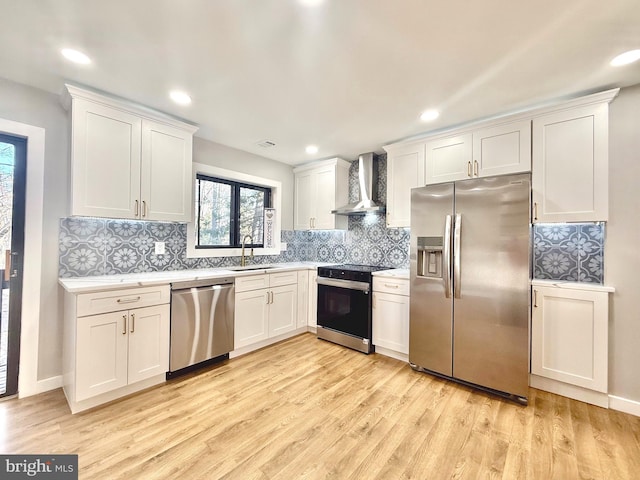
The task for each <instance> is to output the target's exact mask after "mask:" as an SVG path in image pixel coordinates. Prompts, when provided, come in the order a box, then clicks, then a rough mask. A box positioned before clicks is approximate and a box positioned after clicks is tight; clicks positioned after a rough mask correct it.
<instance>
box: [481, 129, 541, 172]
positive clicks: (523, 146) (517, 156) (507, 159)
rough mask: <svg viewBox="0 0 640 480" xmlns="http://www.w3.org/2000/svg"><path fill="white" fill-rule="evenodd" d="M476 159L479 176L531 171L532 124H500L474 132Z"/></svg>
mask: <svg viewBox="0 0 640 480" xmlns="http://www.w3.org/2000/svg"><path fill="white" fill-rule="evenodd" d="M473 160H474V165H473V171H474V175H475V176H480V177H488V176H491V175H504V174H508V173H520V172H530V171H531V121H529V120H526V121H522V122H514V123H508V124H506V125H497V126H495V127H489V128H484V129H482V130H478V131H477V132H473ZM476 162H477V163H476Z"/></svg>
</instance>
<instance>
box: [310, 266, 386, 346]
mask: <svg viewBox="0 0 640 480" xmlns="http://www.w3.org/2000/svg"><path fill="white" fill-rule="evenodd" d="M388 268H389V267H374V266H369V265H332V266H328V267H318V280H317V282H318V333H317V334H318V338H321V339H323V340H328V341H330V342H334V343H338V344H340V345H344V346H345V347H349V348H353V349H354V350H358V351H360V352H363V353H367V354H368V353H372V352H373V351H374V350H375V348H374V346H373V344H372V343H371V285H372V275H371V274H372V273H373V272H375V271H378V270H386V269H388Z"/></svg>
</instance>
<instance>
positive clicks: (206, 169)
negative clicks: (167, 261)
mask: <svg viewBox="0 0 640 480" xmlns="http://www.w3.org/2000/svg"><path fill="white" fill-rule="evenodd" d="M198 174H202V175H205V176H210V177H216V178H222V179H226V180H231V181H236V182H240V183H247V184H250V185H257V186H263V187H267V188H270V189H271V208H274V209H275V213H276V214H275V220H274V225H273V238H274V245H273V247H257V248H255V247H254V249H253V252H254V255H255V256H262V255H279V254H280V253H281V252H280V249H281V240H280V235H281V228H282V227H281V225H282V182H281V181H278V180H274V179H271V178H264V177H259V176H256V175H250V174H247V173H242V172H237V171H235V170H228V169H226V168H221V167H216V166H213V165H208V164H204V163H197V162H193V169H192V182H191V185H192V195H194V196H193V197H192V202H191V212H192V216H191V220H190V221H189V222H187V258H217V257H239V256H240V255H241V253H242V248H232V247H231V248H195V245H196V243H195V242H196V238H195V234H196V227H195V221H196V212H195V194H196V191H195V189H196V175H198Z"/></svg>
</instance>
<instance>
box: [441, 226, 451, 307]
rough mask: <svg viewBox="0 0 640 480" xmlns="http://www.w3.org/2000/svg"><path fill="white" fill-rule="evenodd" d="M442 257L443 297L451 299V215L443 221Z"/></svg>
mask: <svg viewBox="0 0 640 480" xmlns="http://www.w3.org/2000/svg"><path fill="white" fill-rule="evenodd" d="M442 256H443V257H444V265H443V267H444V268H443V270H444V272H442V280H443V282H444V296H445V298H449V297H451V215H447V217H446V218H445V220H444V246H443V252H442Z"/></svg>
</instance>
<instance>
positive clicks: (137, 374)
mask: <svg viewBox="0 0 640 480" xmlns="http://www.w3.org/2000/svg"><path fill="white" fill-rule="evenodd" d="M77 356H78V357H77V363H78V369H77V377H76V400H77V401H80V400H85V399H87V398H90V397H93V396H95V395H98V394H101V393H105V392H108V391H111V390H114V389H116V388H120V387H123V386H125V385H129V384H133V383H136V382H139V381H141V380H145V379H147V378H150V377H153V376H155V375H159V374H163V373H165V372H166V371H167V370H168V367H169V305H156V306H154V307H145V308H138V309H135V310H129V311H124V312H112V313H104V314H102V315H92V316H90V317H84V318H80V319H79V321H78V349H77Z"/></svg>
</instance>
